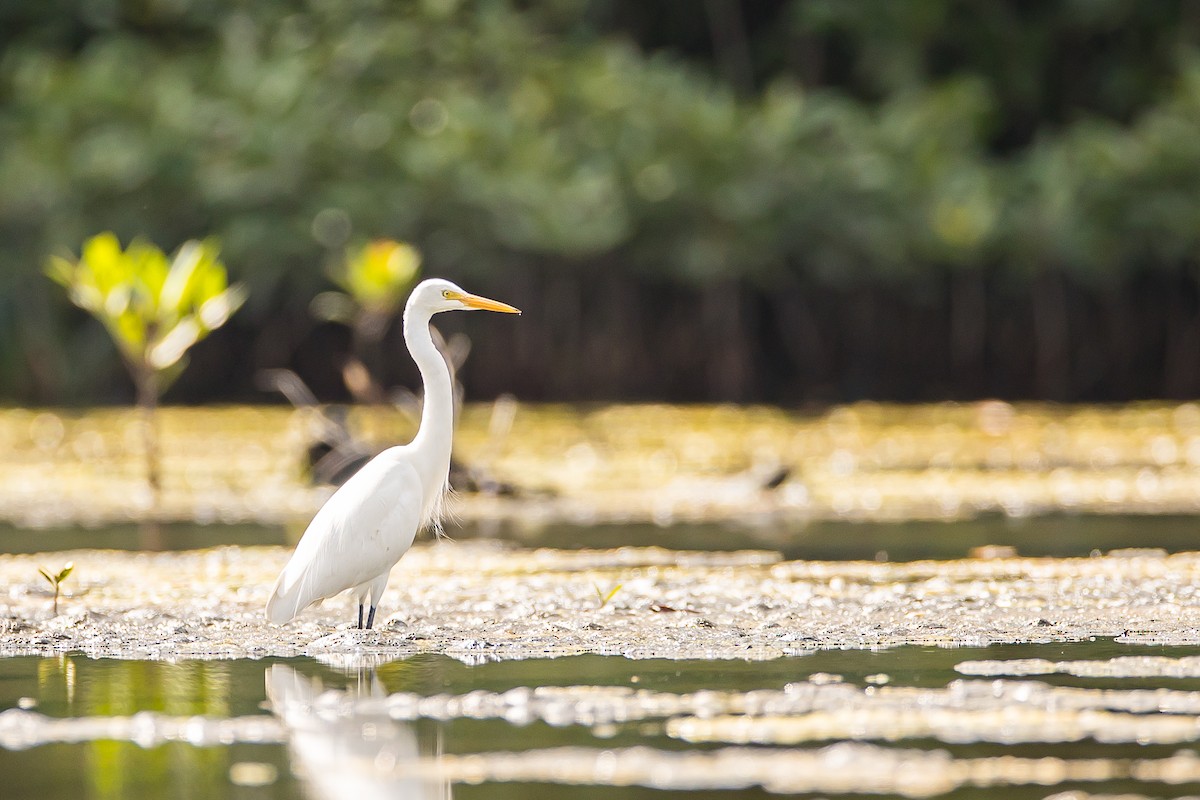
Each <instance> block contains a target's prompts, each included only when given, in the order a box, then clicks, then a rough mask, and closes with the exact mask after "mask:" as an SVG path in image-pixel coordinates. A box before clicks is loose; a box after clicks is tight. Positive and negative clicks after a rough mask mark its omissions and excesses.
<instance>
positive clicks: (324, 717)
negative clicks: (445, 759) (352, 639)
mask: <svg viewBox="0 0 1200 800" xmlns="http://www.w3.org/2000/svg"><path fill="white" fill-rule="evenodd" d="M266 684H267V700H268V702H269V703H270V706H271V711H272V713H274V714H275V716H277V717H278V718H279V719H280V721H281V722H283V724H284V725H285V726H286V727H287V729H288V737H289V738H288V750H289V752H290V753H291V758H292V771H293V772H295V773H296V775H297V776H298V777H299V778H301V779H302V780H303V781H304V782H305V784H306V786H307V789H308V792H307V793H308V794H309V795H310V796H311V797H314V798H319V800H341V799H342V798H351V799H352V800H374V798H393V799H395V798H401V799H402V800H449V798H450V797H451V796H452V795H451V787H450V783H449V781H448V780H444V779H440V778H437V777H430V776H429V775H428V772H429V770H428V765H429V764H430V762H431V761H436V758H437V756H438V755H440V750H441V742H440V740H438V739H437V738H436V737H434V738H432V739H429V740H425V741H422V739H421V738H420V737H419V736H418V729H417V726H416V725H414V724H413V723H409V722H400V721H397V720H393V719H391V718H390V717H388V715H387V714H386V712H385V711H384V707H383V702H382V701H383V700H384V699H385V698H386V697H387V692H386V690H385V689H384V687H383V684H382V682H380V680H379V678H378V677H377V676H376V675H375V671H374V670H373V669H362V670H359V671H358V672H357V674H356V676H354V677H352V683H351V684H350V685H349V686H347V687H346V688H345V689H332V688H331V689H327V688H325V686H324V684H323V683H322V682H321V680H320V679H319V678H315V677H309V676H306V675H304V674H303V673H300V672H298V671H296V670H295V669H293V668H292V667H289V666H287V665H286V664H273V665H272V666H270V667H268V668H267V671H266ZM363 699H373V700H378V701H379V713H377V714H376V713H363V711H362V709H361V707H360V706H361V704H360V703H359V701H360V700H363ZM422 750H424V752H422ZM422 764H424V765H425V766H426V769H424V770H422V769H420V767H421V765H422Z"/></svg>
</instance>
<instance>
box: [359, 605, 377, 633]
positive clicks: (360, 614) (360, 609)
mask: <svg viewBox="0 0 1200 800" xmlns="http://www.w3.org/2000/svg"><path fill="white" fill-rule="evenodd" d="M362 606H363V604H362V603H359V604H358V627H359V628H362ZM371 610H372V611H374V610H375V609H371ZM367 627H368V628H369V627H371V626H370V625H369V624H368V625H367Z"/></svg>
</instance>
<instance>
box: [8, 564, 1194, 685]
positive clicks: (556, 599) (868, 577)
mask: <svg viewBox="0 0 1200 800" xmlns="http://www.w3.org/2000/svg"><path fill="white" fill-rule="evenodd" d="M288 552H289V551H288V550H287V549H285V548H274V547H249V548H237V547H222V548H215V549H211V550H201V551H189V552H181V553H125V552H115V551H75V552H68V553H54V554H42V555H8V556H0V587H3V590H2V591H3V594H2V595H0V655H48V654H54V653H62V652H71V651H78V652H82V653H84V654H87V655H89V656H93V657H116V658H137V659H151V660H179V659H232V658H263V657H268V656H271V657H290V656H299V655H307V656H313V657H317V658H321V659H322V660H324V661H327V662H329V663H340V664H341V665H342V666H346V667H354V666H362V665H369V664H370V663H371V662H372V661H373V660H374V661H386V660H390V659H395V658H399V657H404V656H408V655H414V654H418V653H439V654H445V655H448V656H450V657H452V658H456V659H459V660H461V661H464V662H467V663H478V662H482V661H489V660H505V659H528V658H544V657H547V656H550V657H553V656H564V655H575V654H583V653H593V654H599V655H622V656H626V657H628V658H634V659H645V658H670V659H697V658H699V659H725V658H738V659H749V660H764V659H773V658H778V657H781V656H786V655H800V654H805V653H808V652H812V651H816V650H821V649H844V648H856V649H879V648H891V647H897V646H901V645H926V646H942V647H955V646H983V645H987V644H995V643H1012V644H1020V643H1039V642H1040V643H1044V642H1060V641H1062V642H1065V641H1086V640H1088V639H1090V638H1093V637H1107V638H1113V639H1115V640H1116V641H1117V642H1125V643H1142V644H1156V645H1194V644H1197V643H1200V603H1197V598H1196V587H1197V585H1200V554H1198V553H1181V554H1175V555H1166V554H1165V553H1162V552H1159V551H1151V550H1135V551H1118V552H1115V553H1112V554H1109V555H1104V556H1096V557H1091V558H1078V559H1030V558H998V559H990V560H984V559H964V560H955V561H917V562H907V563H875V562H854V561H850V562H814V561H790V562H789V561H783V560H782V559H781V558H780V557H779V556H778V555H777V554H775V553H771V552H766V551H739V552H728V553H713V552H704V553H702V552H685V551H670V550H664V549H659V548H620V549H616V550H604V551H600V550H581V551H563V550H549V549H546V550H522V549H514V548H508V547H502V546H500V545H496V544H492V543H436V544H431V545H422V546H418V547H416V548H414V550H413V551H412V552H410V553H409V554H408V555H407V556H405V558H404V559H403V560H402V561H401V562H400V564H399V565H398V567H397V568H396V569H395V570H393V573H392V578H391V582H390V584H389V587H388V591H387V593H386V594H385V595H384V598H383V605H382V607H381V609H380V616H379V618H378V620H381V622H379V621H378V620H377V628H376V630H373V631H358V630H352V629H350V628H349V624H350V623H351V621H352V620H353V618H354V612H355V609H353V608H352V607H351V604H350V601H349V599H348V598H346V597H344V596H343V597H339V598H335V599H333V600H330V601H327V602H326V603H325V604H324V605H322V606H317V607H314V608H312V609H310V610H308V611H306V612H305V613H304V614H302V615H301V616H300V617H299V618H298V619H297V620H296V621H295V622H293V623H290V624H288V625H284V626H275V625H272V624H270V623H268V622H267V620H266V619H265V617H264V614H263V607H264V605H265V603H266V599H267V596H268V594H269V592H270V589H271V586H272V583H273V581H274V579H275V576H276V575H277V573H278V571H279V569H280V568H281V567H282V566H283V563H284V561H285V560H286V558H287V555H288ZM67 561H71V562H73V563H74V565H75V571H74V573H73V574H72V575H71V576H70V578H69V579H68V580H67V581H66V582H65V583H64V586H63V596H62V597H61V598H60V600H59V613H57V614H55V613H54V612H53V611H52V603H53V598H52V593H51V591H50V588H49V585H48V584H47V583H46V581H45V580H44V578H42V577H41V575H39V574H38V568H39V567H41V568H45V569H47V571H56V570H57V569H58V568H59V567H60V566H61V565H62V564H63V563H65V562H67ZM1068 668H1069V667H1068ZM1179 668H1181V669H1185V668H1187V669H1190V668H1192V665H1184V667H1179ZM976 669H980V670H983V674H1011V671H1010V672H1009V673H1005V672H1004V671H1003V670H1001V672H1000V673H995V672H993V673H987V669H989V668H988V667H987V665H984V667H979V668H976ZM1018 669H1022V668H1021V667H1018ZM1023 669H1026V670H1029V669H1032V670H1033V672H1034V673H1039V674H1045V673H1046V672H1048V671H1049V672H1053V671H1056V670H1057V669H1058V668H1057V667H1053V665H1051V666H1050V667H1046V666H1045V665H1035V666H1034V667H1029V666H1028V665H1027V666H1026V667H1024V668H1023ZM1020 674H1031V673H1030V672H1028V671H1026V672H1021V673H1020Z"/></svg>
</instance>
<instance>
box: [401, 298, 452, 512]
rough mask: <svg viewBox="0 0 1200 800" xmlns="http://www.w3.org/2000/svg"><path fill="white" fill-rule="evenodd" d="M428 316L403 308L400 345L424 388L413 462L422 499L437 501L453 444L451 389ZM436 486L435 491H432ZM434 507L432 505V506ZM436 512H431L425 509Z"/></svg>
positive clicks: (412, 447) (413, 450) (444, 481)
mask: <svg viewBox="0 0 1200 800" xmlns="http://www.w3.org/2000/svg"><path fill="white" fill-rule="evenodd" d="M429 319H430V315H429V314H428V313H426V312H422V311H416V310H413V309H410V308H405V309H404V342H405V344H407V345H408V351H409V352H410V353H412V357H413V361H416V362H417V369H419V370H420V371H421V381H422V382H423V383H424V385H425V401H424V404H423V406H422V409H421V427H420V428H418V429H417V435H416V437H414V438H413V440H412V444H410V445H409V446H408V449H409V450H410V451H411V452H414V453H415V454H416V457H415V461H414V463H415V464H416V465H417V469H418V470H419V472H420V473H421V479H422V481H423V482H425V491H426V497H427V498H431V499H432V496H431V493H435V492H436V497H437V498H440V496H441V493H442V490H443V489H444V488H445V486H446V480H447V476H448V475H449V473H450V450H451V446H452V445H453V442H454V388H453V386H452V385H451V383H450V368H449V367H447V366H446V361H445V359H444V358H442V354H441V353H439V352H438V349H437V346H436V345H434V343H433V336H431V335H430V333H429ZM435 487H436V488H435ZM435 505H436V503H435ZM426 510H427V512H429V511H436V508H435V509H426Z"/></svg>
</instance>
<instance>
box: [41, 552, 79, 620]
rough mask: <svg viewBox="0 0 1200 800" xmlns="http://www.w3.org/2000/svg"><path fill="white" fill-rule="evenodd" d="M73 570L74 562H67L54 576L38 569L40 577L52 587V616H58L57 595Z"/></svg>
mask: <svg viewBox="0 0 1200 800" xmlns="http://www.w3.org/2000/svg"><path fill="white" fill-rule="evenodd" d="M73 569H75V562H73V561H68V562H67V563H66V565H65V566H64V567H63V568H62V569H60V570H59V571H58V574H56V575H51V574H50V573H49V572H46V570H44V569H41V568H40V567H39V568H38V572H40V573H42V577H43V578H45V579H46V580H47V581H49V582H50V585H51V586H53V587H54V614H55V616H57V615H58V593H59V591H60V590H61V588H62V583H63V581H65V580H66V579H67V576H68V575H70V574H71V570H73Z"/></svg>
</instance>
